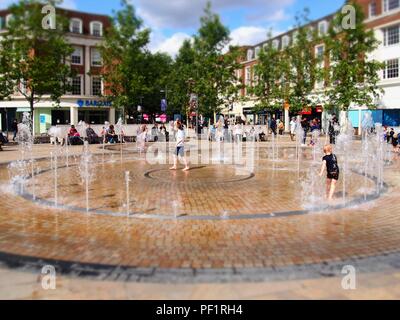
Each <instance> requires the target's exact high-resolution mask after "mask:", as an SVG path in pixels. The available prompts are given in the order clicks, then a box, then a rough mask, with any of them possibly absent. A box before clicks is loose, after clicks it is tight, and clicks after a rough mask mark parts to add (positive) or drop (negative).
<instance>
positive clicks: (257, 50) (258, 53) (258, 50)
mask: <svg viewBox="0 0 400 320" xmlns="http://www.w3.org/2000/svg"><path fill="white" fill-rule="evenodd" d="M260 51H261V48H260V47H257V48H256V59H257V58H258V56H259V55H260Z"/></svg>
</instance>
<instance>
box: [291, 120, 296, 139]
mask: <svg viewBox="0 0 400 320" xmlns="http://www.w3.org/2000/svg"><path fill="white" fill-rule="evenodd" d="M296 129H297V121H296V118H295V117H293V118H292V121H290V139H291V140H292V141H294V138H295V135H296Z"/></svg>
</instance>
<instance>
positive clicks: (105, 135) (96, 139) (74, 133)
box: [63, 123, 124, 145]
mask: <svg viewBox="0 0 400 320" xmlns="http://www.w3.org/2000/svg"><path fill="white" fill-rule="evenodd" d="M85 134H86V139H87V141H88V142H89V144H97V143H100V142H102V141H103V142H104V143H106V144H115V143H119V140H120V138H119V137H121V140H122V141H123V137H124V134H123V132H122V133H121V135H118V134H117V133H116V131H115V127H114V125H112V124H108V123H106V125H105V126H104V127H103V128H102V130H101V132H100V136H99V135H98V134H97V133H96V132H95V131H94V129H93V128H92V127H91V126H90V125H87V126H86V129H85ZM67 136H68V141H66V143H68V144H69V145H81V144H83V142H84V140H85V138H84V137H82V136H81V133H79V131H78V129H77V128H76V126H75V125H71V127H70V128H69V130H68V133H67ZM63 144H64V142H63Z"/></svg>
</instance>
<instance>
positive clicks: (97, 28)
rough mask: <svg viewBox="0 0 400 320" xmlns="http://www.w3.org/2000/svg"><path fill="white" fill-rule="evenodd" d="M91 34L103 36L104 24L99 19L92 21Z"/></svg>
mask: <svg viewBox="0 0 400 320" xmlns="http://www.w3.org/2000/svg"><path fill="white" fill-rule="evenodd" d="M90 34H91V35H92V36H95V37H102V36H103V24H102V23H101V22H98V21H93V22H91V23H90Z"/></svg>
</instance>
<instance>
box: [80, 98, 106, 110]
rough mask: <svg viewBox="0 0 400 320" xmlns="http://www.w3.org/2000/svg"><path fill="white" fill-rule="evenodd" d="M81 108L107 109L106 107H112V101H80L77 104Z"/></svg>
mask: <svg viewBox="0 0 400 320" xmlns="http://www.w3.org/2000/svg"><path fill="white" fill-rule="evenodd" d="M76 103H77V104H78V106H79V108H83V107H97V108H105V107H112V102H111V101H103V100H82V99H80V100H78V101H77V102H76Z"/></svg>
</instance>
